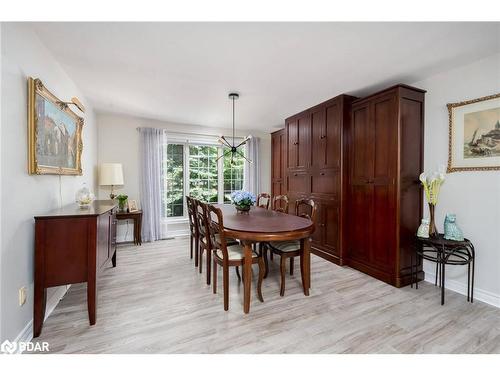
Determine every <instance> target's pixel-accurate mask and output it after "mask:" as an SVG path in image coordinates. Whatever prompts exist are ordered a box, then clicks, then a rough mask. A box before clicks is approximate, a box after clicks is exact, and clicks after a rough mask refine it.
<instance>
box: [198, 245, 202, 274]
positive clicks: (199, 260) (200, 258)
mask: <svg viewBox="0 0 500 375" xmlns="http://www.w3.org/2000/svg"><path fill="white" fill-rule="evenodd" d="M198 266H199V267H200V269H199V271H200V273H201V270H202V269H203V249H202V248H201V247H200V256H199V259H198Z"/></svg>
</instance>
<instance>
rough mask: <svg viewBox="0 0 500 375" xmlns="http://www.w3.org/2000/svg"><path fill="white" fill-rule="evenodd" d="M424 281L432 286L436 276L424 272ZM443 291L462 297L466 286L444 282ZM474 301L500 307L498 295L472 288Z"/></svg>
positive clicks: (452, 281)
mask: <svg viewBox="0 0 500 375" xmlns="http://www.w3.org/2000/svg"><path fill="white" fill-rule="evenodd" d="M425 281H427V282H429V283H431V284H434V282H435V281H436V274H435V273H430V272H426V273H425ZM445 289H449V290H451V291H453V292H456V293H459V294H462V295H464V296H466V295H467V284H465V283H461V282H459V281H456V280H446V282H445ZM474 300H478V301H481V302H484V303H487V304H488V305H492V306H495V307H500V295H498V294H495V293H491V292H488V291H487V290H484V289H480V288H477V287H474Z"/></svg>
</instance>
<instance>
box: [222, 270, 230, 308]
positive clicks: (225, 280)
mask: <svg viewBox="0 0 500 375" xmlns="http://www.w3.org/2000/svg"><path fill="white" fill-rule="evenodd" d="M222 283H223V284H224V285H223V287H224V311H227V310H229V267H227V266H222Z"/></svg>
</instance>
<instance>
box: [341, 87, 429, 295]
mask: <svg viewBox="0 0 500 375" xmlns="http://www.w3.org/2000/svg"><path fill="white" fill-rule="evenodd" d="M424 95H425V91H423V90H420V89H416V88H413V87H410V86H406V85H398V86H394V87H391V88H389V89H387V90H384V91H381V92H378V93H376V94H373V95H370V96H368V97H366V98H363V99H360V100H357V101H355V102H354V103H353V104H352V121H351V127H350V131H349V134H350V141H349V149H350V154H349V159H350V173H349V191H348V198H349V199H348V210H347V211H348V214H347V226H348V228H349V230H348V237H347V243H348V245H347V253H348V261H347V263H348V264H349V265H350V266H351V267H353V268H356V269H359V270H361V271H363V272H365V273H368V274H369V275H372V276H374V277H376V278H378V279H380V280H383V281H385V282H387V283H390V284H392V285H395V286H397V287H400V286H403V285H406V284H408V283H409V282H410V265H411V254H412V251H413V250H412V246H413V241H414V236H415V232H416V230H417V228H418V226H419V224H420V219H421V217H422V192H421V187H420V182H419V174H420V173H421V171H422V169H423V149H424Z"/></svg>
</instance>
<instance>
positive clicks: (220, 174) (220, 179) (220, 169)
mask: <svg viewBox="0 0 500 375" xmlns="http://www.w3.org/2000/svg"><path fill="white" fill-rule="evenodd" d="M223 152H224V148H223V147H220V146H219V147H217V157H220V156H221V155H222V153H223ZM217 187H218V189H217V190H218V196H219V198H218V201H219V203H224V158H220V159H219V160H218V161H217Z"/></svg>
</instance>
